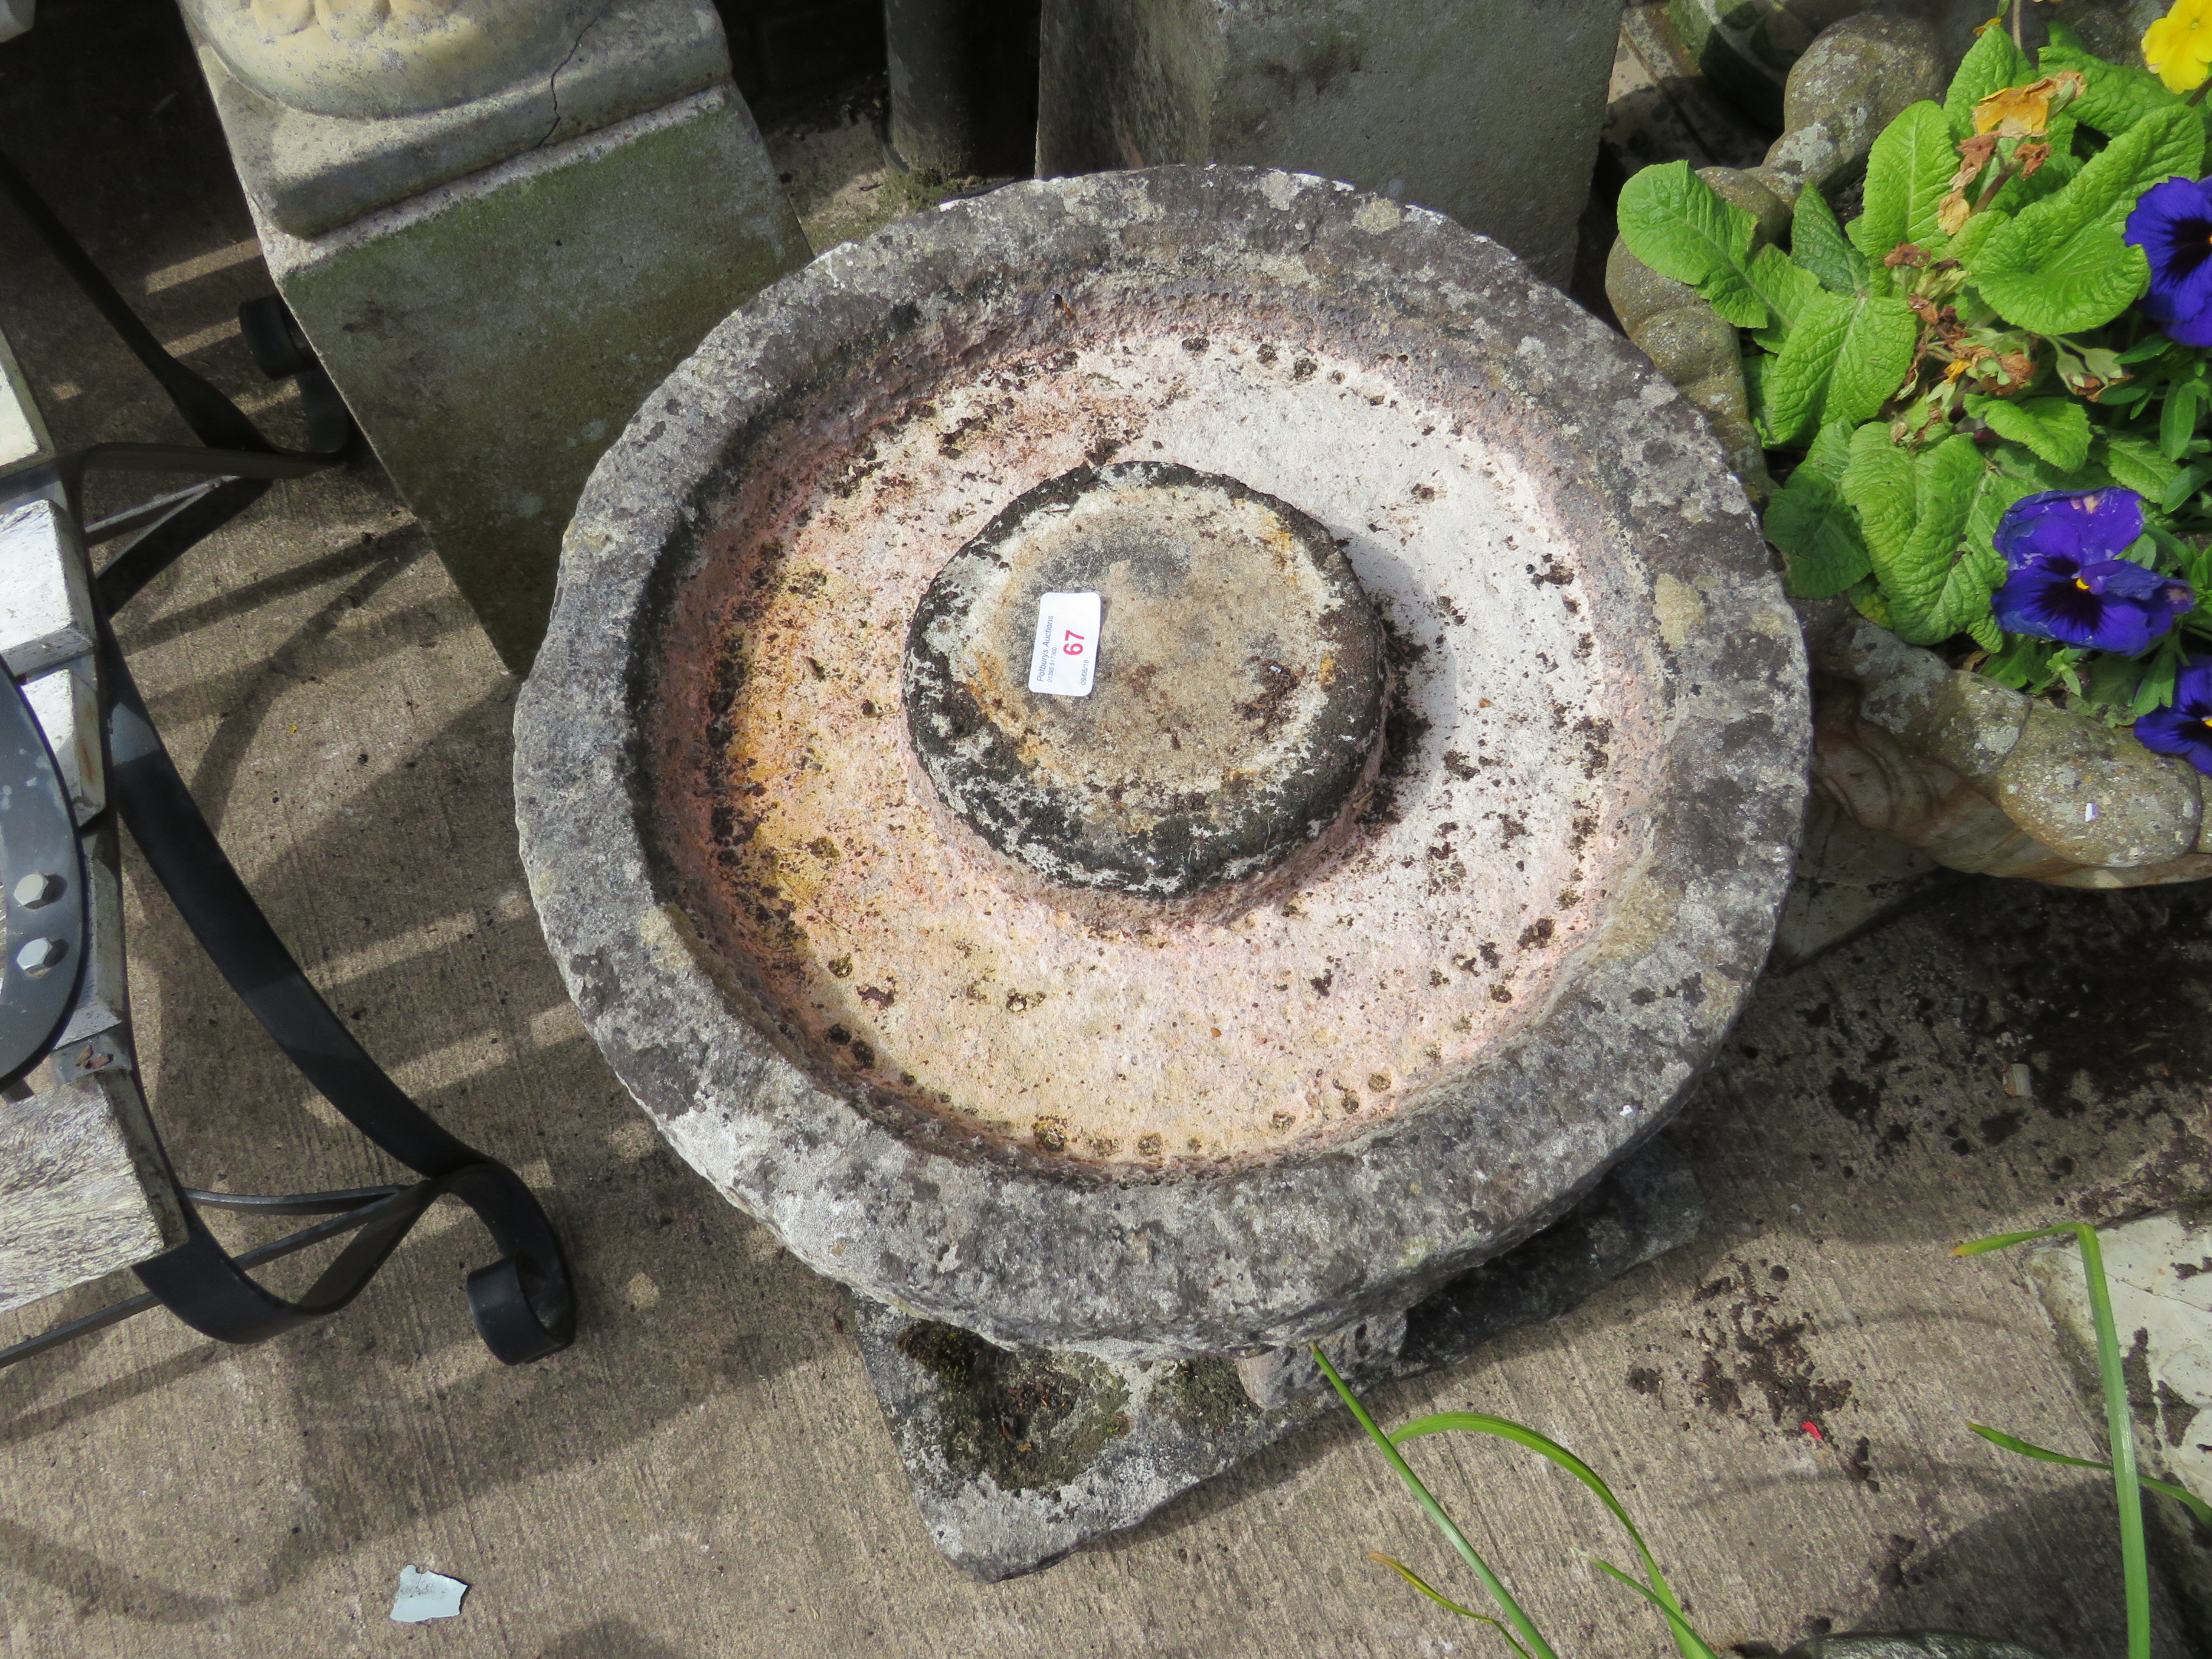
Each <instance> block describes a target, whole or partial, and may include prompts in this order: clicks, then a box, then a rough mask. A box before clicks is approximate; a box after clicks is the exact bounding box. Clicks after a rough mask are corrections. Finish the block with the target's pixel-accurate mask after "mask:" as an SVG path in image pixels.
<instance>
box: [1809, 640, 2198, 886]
mask: <svg viewBox="0 0 2212 1659" xmlns="http://www.w3.org/2000/svg"><path fill="white" fill-rule="evenodd" d="M1802 614H1803V615H1804V617H1805V622H1806V629H1805V632H1806V642H1807V646H1808V651H1809V653H1810V655H1811V658H1812V662H1813V671H1814V679H1813V708H1814V739H1813V787H1814V789H1815V790H1816V791H1818V792H1819V793H1820V795H1821V796H1823V797H1824V798H1825V799H1827V800H1829V801H1830V802H1832V803H1833V804H1834V805H1835V806H1836V807H1837V808H1838V810H1840V811H1843V812H1844V814H1845V815H1846V816H1848V817H1850V818H1851V820H1852V821H1853V822H1855V823H1858V824H1859V825H1861V826H1862V827H1863V828H1865V829H1878V830H1881V831H1882V832H1883V833H1885V834H1887V835H1891V836H1896V837H1897V838H1898V839H1899V841H1902V842H1905V843H1906V844H1907V845H1908V846H1911V847H1915V848H1919V850H1920V851H1922V852H1923V853H1925V854H1928V856H1929V857H1930V858H1932V859H1934V860H1936V862H1937V863H1938V864H1942V865H1945V866H1948V867H1949V868H1951V869H1954V870H1963V871H1966V872H1968V873H1969V874H1973V875H1987V876H2016V877H2020V878H2023V879H2025V880H2028V881H2040V882H2045V883H2048V884H2051V885H2053V886H2057V887H2148V886H2157V885H2162V884H2166V883H2167V882H2176V881H2199V880H2203V878H2207V877H2212V842H2208V841H2207V840H2206V837H2205V833H2204V801H2203V784H2202V781H2201V780H2200V779H2199V778H2198V776H2197V773H2196V772H2195V771H2194V770H2193V769H2191V767H2189V766H2188V765H2187V764H2186V763H2184V762H2182V761H2179V760H2176V759H2173V758H2172V757H2169V756H2165V755H2154V754H2152V753H2151V752H2150V750H2148V749H2145V748H2144V747H2143V746H2142V744H2139V743H2137V742H2136V740H2135V738H2133V737H2132V736H2130V734H2129V732H2127V730H2126V728H2124V727H2117V728H2116V727H2112V726H2106V725H2105V724H2104V723H2103V722H2102V721H2101V720H2095V719H2093V718H2092V717H2091V716H2089V715H2087V714H2081V713H2080V712H2078V711H2076V710H2074V709H2068V708H2053V707H2052V706H2051V704H2049V703H2046V702H2042V701H2041V700H2039V699H2038V698H2034V697H2030V696H2025V695H2023V694H2022V693H2021V692H2018V691H2014V690H2008V688H2006V687H2004V686H2002V685H1999V684H1996V682H1995V681H1993V680H1988V679H1984V678H1982V676H1980V675H1978V674H1970V673H1962V672H1958V671H1954V670H1952V669H1949V668H1947V667H1945V666H1944V665H1943V663H1942V659H1939V658H1938V657H1937V656H1936V653H1934V652H1932V651H1927V650H1923V649H1922V648H1921V647H1918V646H1910V645H1906V644H1905V643H1904V642H1903V641H1900V640H1899V639H1898V637H1897V636H1896V635H1893V634H1891V633H1889V632H1888V631H1887V630H1886V629H1881V628H1877V627H1875V625H1874V624H1873V623H1870V622H1868V621H1867V620H1866V619H1865V618H1864V617H1860V616H1859V615H1857V613H1856V612H1855V611H1851V610H1850V607H1849V606H1848V605H1845V604H1844V602H1843V601H1841V600H1824V601H1821V602H1820V604H1818V605H1807V606H1804V607H1802Z"/></svg>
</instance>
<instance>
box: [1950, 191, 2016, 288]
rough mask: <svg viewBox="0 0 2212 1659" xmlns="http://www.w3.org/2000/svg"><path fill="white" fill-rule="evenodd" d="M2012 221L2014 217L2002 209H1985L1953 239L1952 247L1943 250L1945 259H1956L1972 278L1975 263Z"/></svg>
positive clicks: (1968, 222) (1962, 227)
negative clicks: (1992, 240) (2000, 231)
mask: <svg viewBox="0 0 2212 1659" xmlns="http://www.w3.org/2000/svg"><path fill="white" fill-rule="evenodd" d="M2011 220H2012V215H2010V214H2009V213H2007V212H2006V211H2005V210H2003V209H2002V208H1993V207H1992V208H1984V209H1983V210H1981V211H1980V212H1979V213H1977V214H1976V215H1975V216H1973V217H1972V218H1971V219H1969V220H1967V221H1966V223H1965V224H1964V225H1963V226H1961V227H1960V230H1959V234H1957V235H1956V236H1954V237H1953V238H1952V239H1951V246H1949V247H1948V248H1946V249H1944V250H1943V253H1944V257H1945V258H1951V259H1956V260H1957V261H1958V262H1959V263H1960V264H1962V265H1964V266H1965V267H1966V274H1967V275H1968V276H1972V275H1973V272H1974V262H1975V261H1976V260H1977V259H1978V258H1981V253H1982V250H1983V249H1984V247H1986V246H1989V240H1990V237H1992V236H1994V235H1996V234H1997V232H1998V231H1999V230H2000V229H2001V228H2003V227H2004V226H2005V225H2007V224H2008V223H2010V222H2011Z"/></svg>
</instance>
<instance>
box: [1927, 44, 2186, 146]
mask: <svg viewBox="0 0 2212 1659" xmlns="http://www.w3.org/2000/svg"><path fill="white" fill-rule="evenodd" d="M1996 32H1997V31H1996V30H1995V29H1992V30H1990V33H1991V34H1994V33H1996ZM2062 37H2063V40H2064V41H2065V44H2063V45H2062V44H2060V41H2061V40H2062ZM1968 56H1969V57H1971V56H1972V53H1969V54H1968ZM2042 59H2043V64H2042V66H2043V72H2044V73H2045V75H2057V74H2060V73H2062V72H2063V71H2064V70H2073V71H2074V72H2075V74H2077V75H2079V76H2081V78H2082V79H2083V80H2084V81H2085V82H2087V83H2088V87H2087V90H2086V91H2085V92H2083V93H2082V94H2081V96H2080V97H2079V98H2077V99H2075V100H2074V102H2073V103H2072V104H2071V105H2070V106H2069V108H2068V113H2069V114H2070V115H2072V116H2073V117H2074V118H2075V119H2076V120H2078V121H2080V122H2081V124H2082V125H2084V126H2089V127H2094V128H2095V129H2096V130H2097V131H2099V132H2101V133H2104V134H2106V136H2107V137H2118V136H2119V135H2120V134H2121V133H2124V132H2125V131H2127V130H2128V129H2129V128H2130V127H2131V126H2133V125H2135V124H2136V122H2138V121H2140V120H2142V118H2143V117H2144V116H2146V115H2148V114H2149V113H2150V112H2152V111H2154V110H2160V109H2171V108H2172V107H2173V106H2176V105H2178V104H2179V103H2180V102H2181V94H2179V93H2174V92H2168V91H2167V90H2166V87H2165V84H2164V83H2163V82H2160V80H2159V78H2158V76H2155V75H2153V74H2152V73H2151V72H2150V71H2149V70H2146V69H2136V68H2134V67H2132V66H2130V65H2128V64H2108V63H2106V61H2105V60H2104V59H2103V58H2100V57H2098V56H2096V55H2095V54H2094V53H2093V52H2087V51H2084V50H2083V49H2082V46H2081V42H2080V41H2079V40H2076V39H2075V38H2074V37H2073V33H2072V31H2070V30H2069V29H2068V28H2067V27H2065V26H2064V25H2063V24H2053V25H2052V26H2051V45H2049V46H2045V48H2044V49H2043V54H2042Z"/></svg>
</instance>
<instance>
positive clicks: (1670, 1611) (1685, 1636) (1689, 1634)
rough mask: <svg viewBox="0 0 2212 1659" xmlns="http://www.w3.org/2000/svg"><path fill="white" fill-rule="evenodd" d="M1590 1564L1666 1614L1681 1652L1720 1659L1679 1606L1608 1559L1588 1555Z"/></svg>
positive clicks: (1703, 1658)
mask: <svg viewBox="0 0 2212 1659" xmlns="http://www.w3.org/2000/svg"><path fill="white" fill-rule="evenodd" d="M1590 1565H1592V1566H1594V1567H1595V1568H1596V1569H1597V1570H1598V1571H1600V1572H1601V1573H1605V1574H1607V1576H1608V1577H1613V1578H1617V1579H1619V1580H1620V1582H1621V1583H1624V1584H1626V1585H1627V1586H1628V1588H1629V1589H1632V1590H1634V1591H1635V1592H1636V1593H1637V1594H1638V1595H1640V1596H1642V1597H1643V1598H1644V1600H1645V1601H1649V1602H1650V1604H1651V1605H1652V1606H1653V1607H1656V1608H1658V1609H1659V1611H1660V1612H1661V1613H1663V1614H1664V1615H1665V1616H1666V1620H1667V1622H1668V1625H1670V1626H1673V1628H1674V1639H1675V1641H1677V1642H1678V1643H1680V1644H1681V1648H1682V1651H1683V1652H1685V1653H1686V1654H1689V1655H1690V1656H1692V1659H1721V1656H1720V1655H1718V1654H1717V1653H1715V1652H1714V1651H1713V1650H1712V1649H1711V1647H1709V1646H1708V1645H1706V1643H1705V1638H1704V1637H1702V1636H1700V1635H1699V1634H1698V1632H1695V1631H1693V1630H1692V1629H1691V1628H1690V1621H1689V1620H1687V1619H1685V1618H1684V1617H1683V1616H1682V1613H1681V1610H1680V1608H1678V1607H1671V1606H1669V1605H1668V1603H1667V1602H1664V1601H1661V1600H1660V1599H1659V1598H1658V1597H1657V1596H1656V1595H1653V1594H1652V1593H1651V1592H1650V1590H1648V1589H1644V1586H1643V1585H1641V1584H1639V1583H1637V1582H1636V1581H1635V1580H1634V1579H1633V1578H1631V1577H1629V1576H1628V1575H1627V1574H1626V1573H1625V1572H1623V1571H1621V1570H1620V1568H1619V1567H1616V1566H1614V1565H1613V1563H1612V1562H1610V1561H1601V1560H1599V1559H1597V1557H1595V1555H1593V1556H1592V1557H1590Z"/></svg>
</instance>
